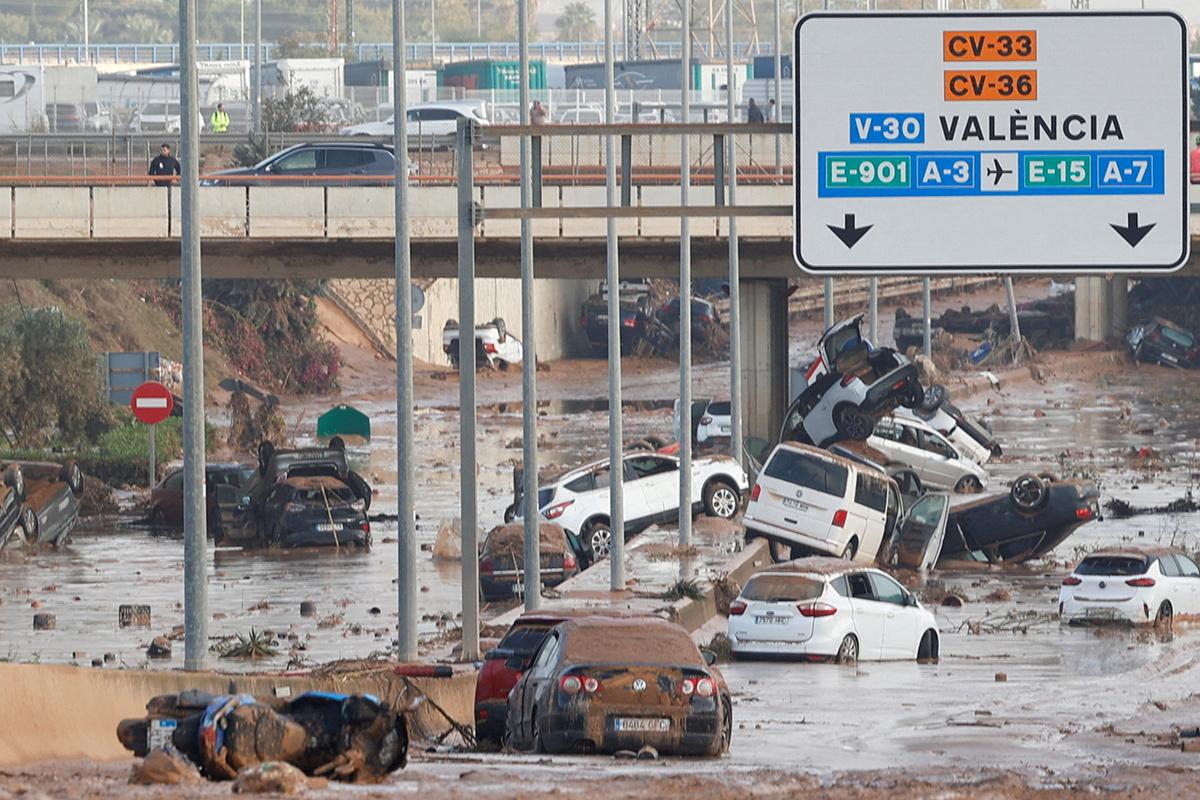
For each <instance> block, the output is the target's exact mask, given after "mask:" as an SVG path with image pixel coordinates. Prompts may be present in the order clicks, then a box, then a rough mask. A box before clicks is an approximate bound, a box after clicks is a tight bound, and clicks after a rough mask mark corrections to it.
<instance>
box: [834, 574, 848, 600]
mask: <svg viewBox="0 0 1200 800" xmlns="http://www.w3.org/2000/svg"><path fill="white" fill-rule="evenodd" d="M829 585H830V586H832V587H833V590H834V591H835V592H837V593H838V594H840V595H841V596H842V597H849V596H850V584H849V583H848V582H847V581H846V576H845V575H842V576H841V577H838V578H834V579H833V580H832V581H830V582H829Z"/></svg>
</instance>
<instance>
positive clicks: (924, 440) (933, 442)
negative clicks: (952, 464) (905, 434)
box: [921, 431, 954, 458]
mask: <svg viewBox="0 0 1200 800" xmlns="http://www.w3.org/2000/svg"><path fill="white" fill-rule="evenodd" d="M921 447H922V449H923V450H926V451H928V452H930V453H933V454H934V455H939V456H941V457H942V458H954V451H953V450H951V449H950V445H949V444H947V443H946V440H945V439H943V438H942V437H940V436H935V435H934V434H932V433H925V432H923V431H922V433H921Z"/></svg>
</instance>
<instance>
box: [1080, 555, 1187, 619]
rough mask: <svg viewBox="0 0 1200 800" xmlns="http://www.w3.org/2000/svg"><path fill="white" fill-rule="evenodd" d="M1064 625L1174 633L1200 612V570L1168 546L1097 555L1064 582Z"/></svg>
mask: <svg viewBox="0 0 1200 800" xmlns="http://www.w3.org/2000/svg"><path fill="white" fill-rule="evenodd" d="M1058 613H1059V619H1060V620H1061V621H1062V622H1063V624H1069V623H1088V622H1093V623H1094V622H1125V623H1132V624H1134V625H1154V626H1156V627H1161V628H1165V629H1170V627H1171V624H1172V622H1173V621H1174V619H1175V618H1176V617H1178V616H1181V615H1182V616H1188V617H1194V616H1195V615H1196V614H1198V613H1200V568H1198V567H1197V566H1196V562H1195V561H1193V560H1192V559H1191V557H1190V556H1188V555H1187V554H1185V553H1183V552H1182V551H1180V550H1174V549H1171V548H1166V547H1116V548H1110V549H1105V550H1097V551H1096V552H1095V553H1092V554H1091V555H1090V556H1088V557H1087V558H1085V559H1084V560H1083V561H1081V562H1080V563H1079V566H1077V567H1075V570H1074V571H1073V572H1072V573H1071V574H1070V575H1068V576H1067V577H1065V578H1063V582H1062V589H1061V590H1060V591H1059V595H1058Z"/></svg>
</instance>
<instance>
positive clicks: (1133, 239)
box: [1109, 211, 1158, 247]
mask: <svg viewBox="0 0 1200 800" xmlns="http://www.w3.org/2000/svg"><path fill="white" fill-rule="evenodd" d="M1157 224H1158V223H1156V222H1151V223H1150V224H1149V225H1138V215H1137V212H1136V211H1133V212H1130V214H1129V216H1128V217H1127V223H1126V224H1125V225H1115V224H1113V223H1111V222H1110V223H1109V225H1110V226H1111V227H1112V229H1113V230H1114V231H1116V232H1117V233H1119V234H1120V235H1121V238H1122V239H1124V240H1125V241H1126V242H1128V243H1129V246H1130V247H1137V246H1138V243H1139V242H1141V241H1142V239H1145V238H1146V234H1147V233H1149V232H1150V230H1151V229H1152V228H1153V227H1154V226H1155V225H1157Z"/></svg>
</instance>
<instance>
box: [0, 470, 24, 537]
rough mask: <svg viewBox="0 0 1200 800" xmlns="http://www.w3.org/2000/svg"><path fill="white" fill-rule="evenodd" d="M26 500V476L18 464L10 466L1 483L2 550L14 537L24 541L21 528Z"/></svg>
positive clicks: (0, 532)
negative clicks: (22, 511)
mask: <svg viewBox="0 0 1200 800" xmlns="http://www.w3.org/2000/svg"><path fill="white" fill-rule="evenodd" d="M24 500H25V475H24V473H22V472H21V467H20V465H18V464H9V465H8V467H6V468H5V470H4V480H3V482H2V483H0V550H3V549H4V547H5V545H7V544H8V543H9V541H10V540H12V539H13V538H14V537H19V538H20V539H24V537H25V531H24V529H23V528H22V529H21V530H19V531H18V530H17V529H18V527H20V526H21V509H22V505H21V504H22V503H23V502H24Z"/></svg>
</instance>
